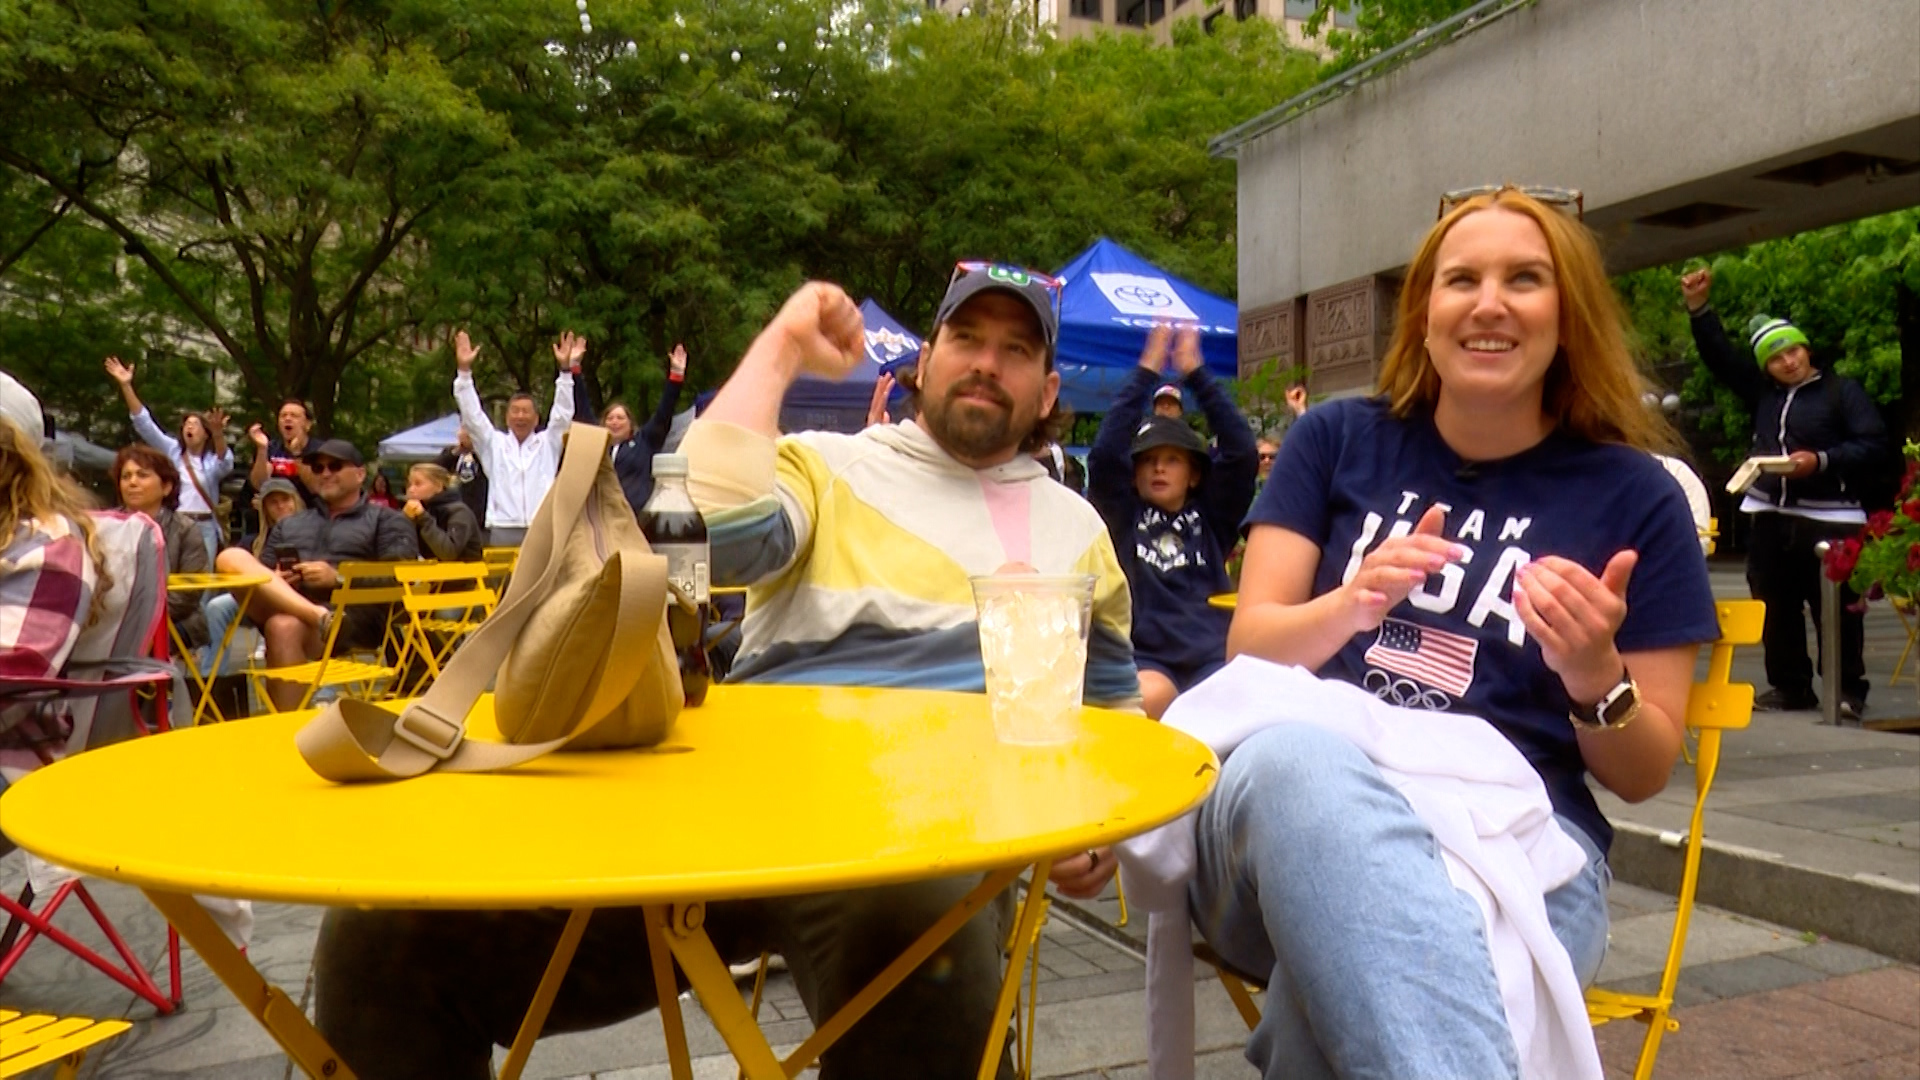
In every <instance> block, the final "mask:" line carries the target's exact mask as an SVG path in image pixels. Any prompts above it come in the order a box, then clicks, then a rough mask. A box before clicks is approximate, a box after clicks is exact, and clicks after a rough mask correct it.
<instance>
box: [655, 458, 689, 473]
mask: <svg viewBox="0 0 1920 1080" xmlns="http://www.w3.org/2000/svg"><path fill="white" fill-rule="evenodd" d="M653 475H654V477H655V478H656V479H658V478H659V477H663V476H680V477H684V476H686V475H687V456H686V455H685V454H655V455H653Z"/></svg>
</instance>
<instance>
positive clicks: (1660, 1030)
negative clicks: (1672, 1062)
mask: <svg viewBox="0 0 1920 1080" xmlns="http://www.w3.org/2000/svg"><path fill="white" fill-rule="evenodd" d="M1646 1024H1647V1037H1646V1039H1645V1040H1643V1041H1642V1042H1641V1043H1640V1062H1639V1064H1637V1065H1636V1066H1634V1070H1633V1080H1651V1078H1652V1076H1653V1059H1654V1058H1656V1057H1658V1056H1659V1054H1660V1040H1661V1039H1663V1038H1665V1037H1666V1035H1667V1032H1669V1031H1678V1030H1679V1029H1680V1022H1679V1021H1678V1020H1675V1019H1674V1018H1673V1017H1671V1016H1669V1015H1667V1009H1666V1008H1665V1007H1662V1008H1658V1009H1655V1010H1653V1012H1652V1014H1651V1015H1649V1016H1648V1017H1646Z"/></svg>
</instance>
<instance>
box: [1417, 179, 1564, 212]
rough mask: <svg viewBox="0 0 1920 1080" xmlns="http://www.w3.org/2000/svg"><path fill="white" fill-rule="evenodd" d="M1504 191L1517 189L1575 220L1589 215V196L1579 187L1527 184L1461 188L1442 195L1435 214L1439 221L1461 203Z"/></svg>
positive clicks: (1484, 185)
mask: <svg viewBox="0 0 1920 1080" xmlns="http://www.w3.org/2000/svg"><path fill="white" fill-rule="evenodd" d="M1503 191H1517V192H1519V193H1520V194H1522V195H1525V196H1526V197H1527V198H1529V199H1533V200H1534V201H1536V202H1543V203H1546V204H1547V205H1548V206H1551V207H1553V208H1554V209H1555V210H1558V211H1560V212H1561V213H1563V214H1572V215H1573V220H1575V221H1585V220H1586V217H1587V197H1586V196H1585V195H1583V194H1581V192H1580V190H1579V189H1578V188H1560V187H1536V186H1533V185H1527V184H1481V185H1479V186H1478V187H1470V188H1460V189H1458V190H1456V191H1449V192H1447V193H1446V194H1444V195H1442V196H1440V212H1439V213H1437V214H1435V215H1434V220H1435V221H1438V220H1440V219H1441V218H1444V217H1446V216H1447V215H1448V214H1450V213H1452V212H1453V211H1454V210H1455V209H1456V208H1458V207H1459V206H1460V204H1462V203H1464V202H1466V201H1468V200H1470V199H1477V198H1479V197H1480V196H1482V195H1498V194H1500V193H1501V192H1503Z"/></svg>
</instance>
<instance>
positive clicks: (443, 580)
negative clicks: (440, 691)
mask: <svg viewBox="0 0 1920 1080" xmlns="http://www.w3.org/2000/svg"><path fill="white" fill-rule="evenodd" d="M487 575H488V568H487V564H486V563H484V562H456V563H441V562H423V563H407V564H399V565H396V566H395V567H394V568H393V576H394V578H395V579H396V580H398V581H399V582H400V592H401V597H400V606H401V608H402V609H403V613H404V615H405V618H406V625H405V628H404V629H403V630H402V634H403V640H404V641H405V657H403V663H401V664H400V665H399V666H400V669H401V670H402V671H405V670H407V666H406V663H405V662H404V661H405V660H413V661H415V662H417V663H418V664H419V666H420V678H419V679H418V680H417V681H416V682H415V683H414V685H413V686H411V687H408V688H407V690H406V692H407V693H411V694H418V693H419V692H421V691H422V690H423V689H424V688H425V687H426V686H427V685H428V684H429V683H430V682H432V681H433V680H434V679H438V678H439V677H440V669H441V668H442V667H444V666H445V665H446V662H447V659H448V658H449V657H451V656H452V655H453V651H454V650H455V649H456V648H459V646H460V642H461V641H462V640H464V639H465V638H466V636H467V635H468V634H471V633H473V632H474V631H475V630H478V629H479V628H480V624H481V623H483V622H486V621H487V616H489V615H491V614H493V608H494V605H495V604H496V603H498V601H499V594H497V593H495V592H494V590H493V589H491V588H489V587H488V585H487Z"/></svg>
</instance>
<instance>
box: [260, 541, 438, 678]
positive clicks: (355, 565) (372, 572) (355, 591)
mask: <svg viewBox="0 0 1920 1080" xmlns="http://www.w3.org/2000/svg"><path fill="white" fill-rule="evenodd" d="M410 565H412V563H411V562H408V563H389V562H344V563H341V564H340V567H339V573H340V584H339V585H338V586H336V587H335V588H334V590H333V595H332V596H331V597H330V598H329V601H330V603H329V606H331V607H332V609H333V615H334V617H333V620H332V622H331V623H330V624H329V625H328V627H327V634H326V640H325V641H323V642H321V644H320V659H318V660H310V661H308V662H307V663H304V664H294V665H291V666H288V667H281V668H255V669H253V670H251V671H249V672H248V673H247V674H248V675H249V676H251V677H252V679H253V684H254V689H255V691H256V692H257V693H258V694H259V695H260V697H261V699H262V700H265V699H266V696H267V680H269V679H279V680H282V681H285V682H294V683H303V684H305V685H306V688H307V689H306V692H305V693H303V694H301V696H300V704H299V705H298V706H297V708H301V709H305V708H308V707H309V706H310V705H311V703H312V701H313V695H314V694H315V693H316V692H317V691H319V689H320V688H321V687H323V686H341V687H346V688H348V689H349V690H352V691H354V692H356V693H358V694H360V695H362V696H364V697H369V698H371V697H374V696H375V694H376V690H377V688H378V687H380V685H381V684H382V683H385V684H387V689H389V690H391V689H394V688H393V686H392V683H393V681H394V678H395V675H396V673H397V670H398V668H397V667H396V666H395V664H403V663H405V661H406V659H407V656H406V654H407V651H408V637H407V634H406V623H405V620H404V618H396V617H395V616H396V615H397V614H401V610H402V602H403V600H404V595H403V593H402V590H401V587H400V584H399V582H398V580H397V579H396V577H395V576H394V575H395V573H396V571H397V570H398V568H400V567H402V566H410ZM356 608H368V609H378V610H379V612H380V616H381V619H382V620H383V624H384V626H385V628H386V629H385V632H384V633H383V634H382V635H381V639H380V644H379V645H378V646H377V647H375V648H370V649H353V650H350V651H349V653H348V654H347V655H345V656H335V655H334V647H335V645H336V644H338V642H339V638H340V630H341V628H342V627H343V626H345V625H346V623H347V621H348V619H347V615H348V613H349V612H351V611H353V610H355V609H356ZM389 657H393V658H396V659H395V661H394V663H393V664H390V663H389V662H388V658H389Z"/></svg>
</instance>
